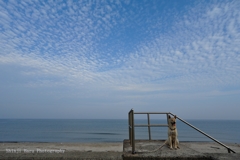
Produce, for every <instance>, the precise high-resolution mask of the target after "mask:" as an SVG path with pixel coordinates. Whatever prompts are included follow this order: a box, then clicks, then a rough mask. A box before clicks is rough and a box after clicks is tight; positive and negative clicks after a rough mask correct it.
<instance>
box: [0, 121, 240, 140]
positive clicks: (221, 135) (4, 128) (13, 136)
mask: <svg viewBox="0 0 240 160" xmlns="http://www.w3.org/2000/svg"><path fill="white" fill-rule="evenodd" d="M188 122H189V123H191V124H192V125H194V126H195V127H197V128H199V129H200V130H202V131H204V132H205V133H207V134H209V135H210V136H212V137H214V138H216V139H217V140H219V141H221V142H232V143H240V120H188ZM135 124H147V120H145V119H144V120H143V119H141V120H136V122H135ZM151 124H166V120H155V119H154V120H151ZM177 128H178V134H179V140H180V141H211V140H210V139H208V138H207V137H205V136H203V135H201V134H200V133H198V132H197V131H195V130H194V129H192V128H190V127H189V126H187V125H185V124H184V123H182V122H180V121H177ZM135 130H136V139H148V128H146V127H144V128H143V127H141V128H140V127H136V129H135ZM151 133H152V134H151V135H152V139H166V138H167V127H151ZM124 139H128V120H102V119H101V120H96V119H92V120H82V119H73V120H70V119H68V120H65V119H57V120H53V119H51V120H44V119H0V142H122V141H123V140H124Z"/></svg>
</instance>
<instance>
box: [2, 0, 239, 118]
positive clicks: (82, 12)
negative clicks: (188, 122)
mask: <svg viewBox="0 0 240 160" xmlns="http://www.w3.org/2000/svg"><path fill="white" fill-rule="evenodd" d="M239 8H240V1H239V0H235V1H234V0H228V1H225V0H224V1H221V0H219V1H209V0H206V1H204V0H201V1H194V0H192V1H191V0H171V1H159V0H147V1H144V0H126V1H124V0H121V1H119V0H109V1H104V0H86V1H84V0H76V1H74V0H73V1H72V0H66V1H65V0H57V1H54V0H39V1H37V0H22V1H15V0H9V1H8V0H0V46H1V47H0V97H1V98H0V118H27V119H31V118H40V119H58V118H59V119H127V118H128V117H127V116H128V112H129V111H130V110H131V109H132V108H133V109H134V111H135V112H172V113H173V114H176V115H177V116H179V117H180V118H183V119H240V116H239V113H240V9H239Z"/></svg>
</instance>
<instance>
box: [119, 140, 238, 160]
mask: <svg viewBox="0 0 240 160" xmlns="http://www.w3.org/2000/svg"><path fill="white" fill-rule="evenodd" d="M163 143H164V141H159V140H151V141H149V140H136V143H135V151H136V153H135V154H132V147H131V146H130V143H129V140H124V142H123V156H122V157H123V159H124V160H129V159H131V160H132V159H141V160H144V159H169V160H172V159H174V160H175V159H211V160H237V159H240V145H239V144H225V145H227V146H228V147H230V148H231V149H232V150H234V151H235V152H236V153H228V151H227V149H226V148H224V147H222V146H221V145H219V144H217V143H215V142H180V149H177V150H175V149H173V150H171V149H170V148H169V147H168V146H166V145H165V146H163V147H162V148H161V149H159V150H156V149H157V148H159V146H161V145H162V144H163ZM154 150H156V151H154ZM153 151H154V152H153Z"/></svg>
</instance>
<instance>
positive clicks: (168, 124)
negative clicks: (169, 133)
mask: <svg viewBox="0 0 240 160" xmlns="http://www.w3.org/2000/svg"><path fill="white" fill-rule="evenodd" d="M166 115H167V124H168V125H169V123H168V122H169V120H168V116H169V114H166ZM168 127H169V126H168Z"/></svg>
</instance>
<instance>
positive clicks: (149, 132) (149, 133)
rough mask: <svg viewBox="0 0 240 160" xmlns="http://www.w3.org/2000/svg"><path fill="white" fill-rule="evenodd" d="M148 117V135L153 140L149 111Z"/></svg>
mask: <svg viewBox="0 0 240 160" xmlns="http://www.w3.org/2000/svg"><path fill="white" fill-rule="evenodd" d="M147 118H148V136H149V140H151V139H152V138H151V128H150V116H149V113H148V114H147Z"/></svg>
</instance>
